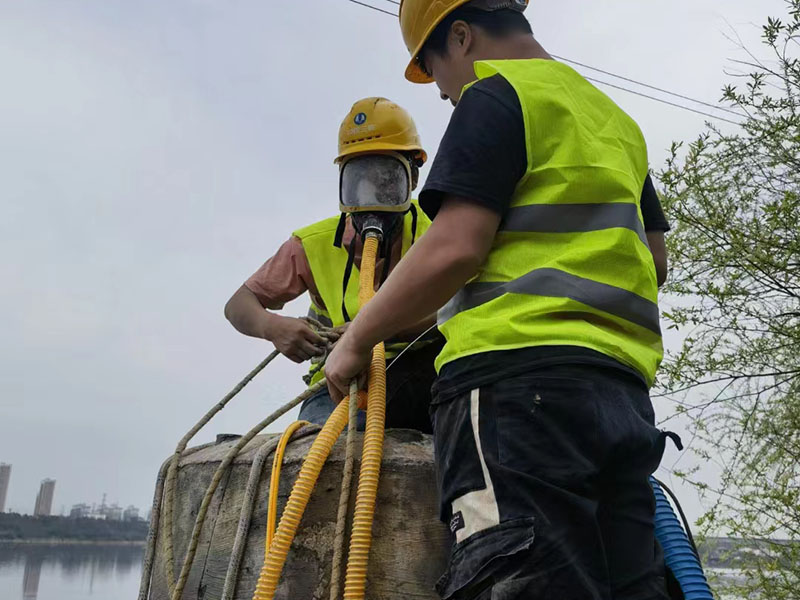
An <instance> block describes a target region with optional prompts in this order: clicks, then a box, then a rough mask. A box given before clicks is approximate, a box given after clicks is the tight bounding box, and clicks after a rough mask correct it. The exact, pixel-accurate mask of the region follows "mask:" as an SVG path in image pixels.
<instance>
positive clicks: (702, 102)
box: [387, 0, 747, 118]
mask: <svg viewBox="0 0 800 600" xmlns="http://www.w3.org/2000/svg"><path fill="white" fill-rule="evenodd" d="M387 1H388V0H387ZM552 57H553V58H557V59H558V60H563V61H564V62H568V63H571V64H573V65H578V66H579V67H583V68H585V69H591V70H592V71H597V72H598V73H603V74H604V75H610V76H611V77H616V78H617V79H622V80H623V81H628V82H630V83H635V84H636V85H640V86H642V87H646V88H650V89H651V90H655V91H657V92H662V93H664V94H669V95H670V96H675V97H676V98H682V99H683V100H689V101H690V102H696V103H697V104H702V105H703V106H708V107H709V108H713V109H714V110H721V111H724V112H727V113H730V114H732V115H736V116H737V117H742V118H747V115H743V114H742V113H740V112H737V111H735V110H732V109H730V108H727V107H725V106H720V105H719V104H712V103H711V102H704V101H703V100H698V99H697V98H691V97H690V96H684V95H683V94H678V93H677V92H671V91H669V90H665V89H664V88H660V87H657V86H655V85H650V84H649V83H643V82H641V81H637V80H635V79H631V78H629V77H625V76H624V75H617V74H616V73H612V72H610V71H605V70H603V69H598V68H597V67H593V66H591V65H587V64H585V63H582V62H578V61H577V60H570V59H569V58H564V57H563V56H557V55H555V54H553V55H552Z"/></svg>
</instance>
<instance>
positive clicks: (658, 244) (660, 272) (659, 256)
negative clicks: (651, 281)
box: [647, 231, 669, 287]
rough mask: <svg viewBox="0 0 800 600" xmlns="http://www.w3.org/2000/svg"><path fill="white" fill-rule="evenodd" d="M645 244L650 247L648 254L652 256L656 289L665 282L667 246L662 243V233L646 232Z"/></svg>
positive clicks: (667, 270)
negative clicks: (656, 283)
mask: <svg viewBox="0 0 800 600" xmlns="http://www.w3.org/2000/svg"><path fill="white" fill-rule="evenodd" d="M647 243H648V244H649V245H650V252H651V253H652V255H653V262H654V263H655V265H656V279H657V280H658V287H661V286H662V285H664V282H666V281H667V274H668V273H669V266H668V262H667V246H666V243H665V242H664V232H663V231H648V232H647Z"/></svg>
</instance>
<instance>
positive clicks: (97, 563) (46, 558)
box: [0, 543, 144, 600]
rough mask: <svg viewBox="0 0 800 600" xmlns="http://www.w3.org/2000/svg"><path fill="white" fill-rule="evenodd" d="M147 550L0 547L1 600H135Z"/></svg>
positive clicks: (110, 546) (90, 546)
mask: <svg viewBox="0 0 800 600" xmlns="http://www.w3.org/2000/svg"><path fill="white" fill-rule="evenodd" d="M143 553H144V548H143V547H142V546H121V545H103V544H87V545H69V544H64V545H53V546H51V545H39V544H3V543H0V600H87V599H93V600H95V599H97V598H103V599H108V600H116V599H117V598H118V599H120V600H124V599H128V598H134V597H135V596H136V591H137V590H138V586H139V577H140V573H141V563H142V556H143Z"/></svg>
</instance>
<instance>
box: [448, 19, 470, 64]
mask: <svg viewBox="0 0 800 600" xmlns="http://www.w3.org/2000/svg"><path fill="white" fill-rule="evenodd" d="M447 45H448V54H450V55H451V56H464V55H465V54H467V52H468V51H469V49H470V46H471V45H472V28H471V27H470V26H469V23H467V22H466V21H456V22H455V23H453V25H452V26H451V27H450V36H449V37H448V40H447ZM453 53H455V54H453Z"/></svg>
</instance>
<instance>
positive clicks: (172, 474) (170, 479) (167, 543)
mask: <svg viewBox="0 0 800 600" xmlns="http://www.w3.org/2000/svg"><path fill="white" fill-rule="evenodd" d="M279 354H280V352H278V350H273V351H272V352H271V353H270V355H269V356H267V357H266V358H265V359H264V360H262V361H261V362H260V363H259V364H258V366H256V368H255V369H253V370H252V371H250V372H249V373H248V374H247V375H245V377H244V379H242V380H241V381H240V382H239V383H237V384H236V386H235V387H234V388H233V389H232V390H231V391H230V392H228V394H227V395H226V396H225V397H224V398H223V399H222V400H220V401H219V402H217V403H216V404H215V405H214V406H212V407H211V409H210V410H209V411H208V412H207V413H206V414H205V415H204V416H203V418H202V419H200V420H199V421H198V422H197V423H196V424H195V426H194V427H192V428H191V429H190V430H189V431H187V432H186V435H184V436H183V437H182V438H181V441H180V442H178V445H177V447H176V448H175V452H174V453H173V454H172V459H171V461H170V463H169V467H168V469H167V477H166V482H165V485H164V488H165V489H164V521H165V522H166V524H167V527H166V530H165V534H164V562H165V563H166V564H165V567H166V568H165V569H164V571H165V575H166V578H167V588H168V589H169V595H170V597H171V598H172V597H176V596H175V592H176V586H175V571H174V566H173V565H174V564H175V546H174V542H173V536H172V521H173V517H174V508H175V481H176V479H177V475H178V463H179V462H180V459H181V455H182V454H183V451H184V450H186V446H187V445H188V444H189V442H190V441H191V439H192V438H193V437H194V436H195V435H196V434H197V432H198V431H200V430H201V429H202V428H203V427H205V426H206V424H208V422H209V421H210V420H211V419H212V418H213V417H214V415H216V414H217V413H218V412H219V411H221V410H222V409H223V408H225V405H226V404H228V402H230V401H231V400H232V399H233V398H234V397H235V396H236V394H238V393H239V392H241V391H242V389H244V386H246V385H247V384H248V383H250V382H251V381H252V380H253V378H254V377H255V376H256V375H258V374H259V373H260V372H261V371H262V370H264V367H266V366H267V365H268V364H269V363H271V362H272V361H273V360H274V359H275V357H277V356H278V355H279ZM177 598H180V594H178V595H177Z"/></svg>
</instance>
